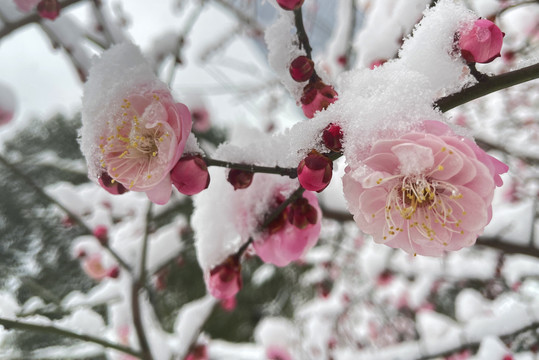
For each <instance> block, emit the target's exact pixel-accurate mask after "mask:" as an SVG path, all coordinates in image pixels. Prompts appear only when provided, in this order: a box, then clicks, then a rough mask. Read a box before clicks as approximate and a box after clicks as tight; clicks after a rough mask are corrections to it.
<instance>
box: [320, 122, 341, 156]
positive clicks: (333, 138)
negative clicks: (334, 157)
mask: <svg viewBox="0 0 539 360" xmlns="http://www.w3.org/2000/svg"><path fill="white" fill-rule="evenodd" d="M342 137H343V134H342V130H341V127H340V126H339V125H336V124H329V125H328V126H327V127H326V128H325V129H324V132H323V133H322V140H323V141H324V145H326V147H327V148H328V149H330V150H333V151H335V152H339V151H341V150H342Z"/></svg>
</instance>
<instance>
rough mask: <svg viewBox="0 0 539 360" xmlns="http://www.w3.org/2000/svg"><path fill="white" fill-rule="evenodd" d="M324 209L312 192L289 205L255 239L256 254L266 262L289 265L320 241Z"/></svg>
mask: <svg viewBox="0 0 539 360" xmlns="http://www.w3.org/2000/svg"><path fill="white" fill-rule="evenodd" d="M321 218H322V212H321V210H320V207H319V206H318V200H317V198H316V195H315V194H314V193H313V192H310V191H305V192H304V193H303V198H301V199H299V200H297V201H296V202H295V203H294V204H292V205H290V206H289V207H288V208H287V209H286V210H285V211H283V212H282V213H281V216H280V217H278V218H277V219H276V220H274V221H273V222H272V223H271V224H270V225H269V226H268V229H267V230H266V231H265V232H263V233H262V234H261V235H260V236H259V237H258V238H257V239H255V240H254V242H253V247H254V249H255V252H256V254H257V255H258V256H259V257H260V258H261V259H262V260H263V261H264V262H267V263H272V264H274V265H276V266H286V265H288V264H289V263H290V262H292V261H295V260H298V259H299V258H300V257H301V256H303V254H305V253H306V252H307V251H308V250H309V249H310V248H312V247H313V246H314V245H315V244H316V242H317V241H318V236H319V234H320V228H321V225H320V220H321Z"/></svg>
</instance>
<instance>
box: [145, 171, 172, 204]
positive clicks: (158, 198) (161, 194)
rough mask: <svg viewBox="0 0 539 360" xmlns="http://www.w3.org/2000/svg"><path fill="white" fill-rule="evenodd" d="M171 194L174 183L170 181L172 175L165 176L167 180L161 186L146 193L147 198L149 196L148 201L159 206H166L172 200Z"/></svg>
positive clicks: (158, 185) (156, 186)
mask: <svg viewBox="0 0 539 360" xmlns="http://www.w3.org/2000/svg"><path fill="white" fill-rule="evenodd" d="M171 194H172V182H171V181H170V175H167V176H165V178H164V179H163V180H162V181H161V182H160V183H159V184H157V185H155V186H154V187H153V188H151V189H150V190H147V191H146V196H148V199H150V201H151V202H153V203H155V204H157V205H164V204H166V203H167V202H168V200H169V199H170V195H171Z"/></svg>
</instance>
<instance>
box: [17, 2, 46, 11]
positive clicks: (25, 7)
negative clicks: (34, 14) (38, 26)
mask: <svg viewBox="0 0 539 360" xmlns="http://www.w3.org/2000/svg"><path fill="white" fill-rule="evenodd" d="M13 1H14V2H15V5H17V9H19V10H20V11H22V12H30V11H32V10H33V9H34V8H35V7H36V6H37V4H38V3H39V2H40V1H41V0H13Z"/></svg>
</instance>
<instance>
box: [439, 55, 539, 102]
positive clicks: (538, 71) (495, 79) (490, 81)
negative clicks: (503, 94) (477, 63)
mask: <svg viewBox="0 0 539 360" xmlns="http://www.w3.org/2000/svg"><path fill="white" fill-rule="evenodd" d="M537 78H539V64H535V65H531V66H527V67H525V68H522V69H518V70H515V71H510V72H507V73H504V74H501V75H496V76H489V77H486V78H485V79H484V80H483V81H482V82H480V83H477V84H475V85H472V86H470V87H468V88H465V89H463V90H461V91H459V92H457V93H454V94H451V95H448V96H445V97H443V98H440V99H438V100H436V101H435V102H434V106H435V107H437V108H439V109H440V111H441V112H446V111H448V110H451V109H453V108H454V107H457V106H459V105H462V104H465V103H467V102H469V101H472V100H475V99H477V98H480V97H482V96H485V95H488V94H490V93H493V92H495V91H498V90H502V89H505V88H508V87H511V86H514V85H518V84H522V83H524V82H526V81H530V80H533V79H537Z"/></svg>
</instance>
